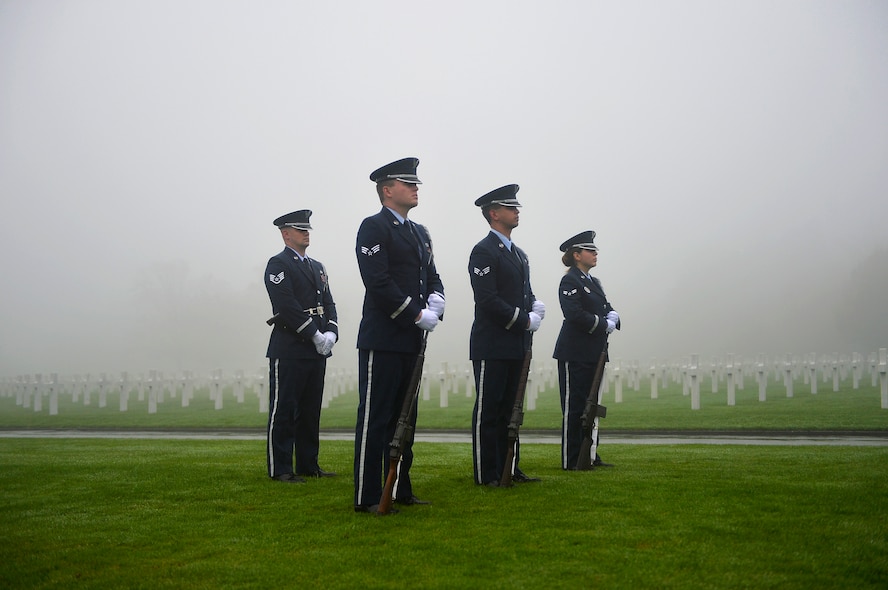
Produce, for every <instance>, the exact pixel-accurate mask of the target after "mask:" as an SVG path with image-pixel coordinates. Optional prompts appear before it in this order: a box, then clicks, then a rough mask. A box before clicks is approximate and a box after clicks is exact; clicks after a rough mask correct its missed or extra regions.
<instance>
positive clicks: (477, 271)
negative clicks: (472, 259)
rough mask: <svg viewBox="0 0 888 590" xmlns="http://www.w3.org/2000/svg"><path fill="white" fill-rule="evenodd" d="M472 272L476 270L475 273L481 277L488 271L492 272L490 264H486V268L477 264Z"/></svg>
mask: <svg viewBox="0 0 888 590" xmlns="http://www.w3.org/2000/svg"><path fill="white" fill-rule="evenodd" d="M472 272H474V273H475V274H476V275H478V276H479V277H483V276H484V275H486V274H487V273H489V272H490V267H489V266H485V267H484V268H478V267H477V266H476V267H475V269H474V270H473V271H472Z"/></svg>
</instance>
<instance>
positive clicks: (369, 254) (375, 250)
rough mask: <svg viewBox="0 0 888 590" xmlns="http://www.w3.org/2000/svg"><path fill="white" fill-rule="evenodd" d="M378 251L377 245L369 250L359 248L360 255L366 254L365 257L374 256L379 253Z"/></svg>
mask: <svg viewBox="0 0 888 590" xmlns="http://www.w3.org/2000/svg"><path fill="white" fill-rule="evenodd" d="M379 249H380V248H379V244H376V245H375V246H371V247H370V248H368V247H367V246H361V254H366V255H367V256H373V255H374V254H376V253H377V252H379Z"/></svg>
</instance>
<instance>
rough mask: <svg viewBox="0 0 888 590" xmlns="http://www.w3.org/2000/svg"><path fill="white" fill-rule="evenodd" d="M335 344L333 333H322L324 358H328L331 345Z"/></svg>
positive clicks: (331, 349)
mask: <svg viewBox="0 0 888 590" xmlns="http://www.w3.org/2000/svg"><path fill="white" fill-rule="evenodd" d="M334 344H336V334H334V333H333V332H324V352H322V353H321V354H323V355H324V356H330V353H331V352H332V351H333V345H334Z"/></svg>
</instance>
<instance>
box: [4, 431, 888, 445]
mask: <svg viewBox="0 0 888 590" xmlns="http://www.w3.org/2000/svg"><path fill="white" fill-rule="evenodd" d="M601 436H602V442H606V443H607V444H613V445H618V444H629V445H776V446H805V445H811V446H868V447H871V446H875V447H888V432H873V433H869V432H859V431H855V432H852V433H842V432H828V433H820V432H804V433H786V432H777V433H773V432H764V431H760V432H755V433H737V432H731V433H716V432H705V433H696V432H689V433H680V432H668V433H663V432H633V433H624V432H621V433H615V434H612V435H611V434H608V433H607V431H602V433H601ZM0 438H118V439H119V438H129V439H179V440H189V439H191V440H263V441H264V440H265V433H264V432H263V431H261V430H248V429H226V430H73V429H72V430H24V429H22V430H0ZM353 439H354V434H353V433H352V432H350V431H343V430H336V431H334V430H327V431H322V432H321V440H353ZM416 440H417V441H419V442H434V443H471V442H472V438H471V435H470V434H469V433H468V432H461V431H460V432H457V431H434V432H432V431H424V432H417V433H416ZM521 441H522V442H523V443H525V444H527V443H538V444H553V445H555V444H560V443H561V438H560V436H559V434H558V433H557V432H552V431H527V432H522V433H521Z"/></svg>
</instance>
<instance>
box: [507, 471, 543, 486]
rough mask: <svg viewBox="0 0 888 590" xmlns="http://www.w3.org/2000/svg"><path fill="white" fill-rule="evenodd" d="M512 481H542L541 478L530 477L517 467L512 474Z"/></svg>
mask: <svg viewBox="0 0 888 590" xmlns="http://www.w3.org/2000/svg"><path fill="white" fill-rule="evenodd" d="M512 481H514V482H515V483H530V482H532V481H540V478H538V477H530V476H529V475H527V474H526V473H524V472H523V471H521V470H520V469H515V473H513V474H512Z"/></svg>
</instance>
